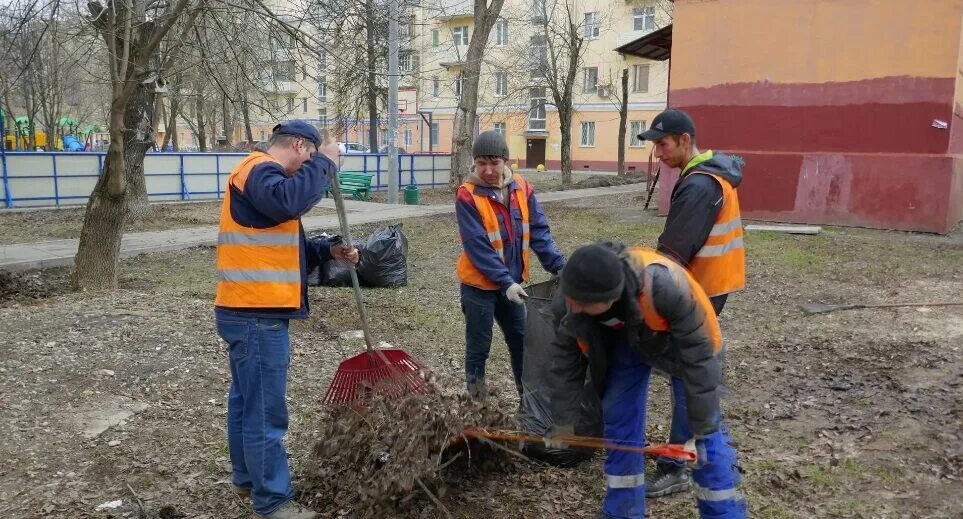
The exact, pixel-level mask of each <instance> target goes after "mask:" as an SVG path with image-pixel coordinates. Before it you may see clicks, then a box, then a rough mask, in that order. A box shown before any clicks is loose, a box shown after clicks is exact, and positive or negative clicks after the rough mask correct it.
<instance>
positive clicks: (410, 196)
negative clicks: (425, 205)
mask: <svg viewBox="0 0 963 519" xmlns="http://www.w3.org/2000/svg"><path fill="white" fill-rule="evenodd" d="M420 201H421V193H420V192H419V191H418V186H416V185H414V184H412V185H410V186H405V204H407V205H418V204H419V202H420Z"/></svg>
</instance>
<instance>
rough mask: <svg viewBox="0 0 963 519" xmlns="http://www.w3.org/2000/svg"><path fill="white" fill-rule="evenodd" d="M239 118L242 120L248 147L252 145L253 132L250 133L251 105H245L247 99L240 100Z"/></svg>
mask: <svg viewBox="0 0 963 519" xmlns="http://www.w3.org/2000/svg"><path fill="white" fill-rule="evenodd" d="M241 102H242V103H243V104H242V105H241V116H242V117H243V118H244V137H246V138H247V142H248V144H250V145H252V146H253V145H254V132H253V131H251V105H249V104H247V97H244V98H242V100H241Z"/></svg>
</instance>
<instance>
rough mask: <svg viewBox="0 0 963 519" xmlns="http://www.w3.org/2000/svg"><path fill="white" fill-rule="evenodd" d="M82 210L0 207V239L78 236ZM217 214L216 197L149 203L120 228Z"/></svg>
mask: <svg viewBox="0 0 963 519" xmlns="http://www.w3.org/2000/svg"><path fill="white" fill-rule="evenodd" d="M84 211H85V208H84V207H66V208H63V209H37V210H30V211H0V243H5V244H10V243H26V242H31V241H41V240H58V239H65V238H79V237H80V229H81V227H83V224H84ZM320 214H334V211H333V210H327V209H323V208H320V207H316V208H314V209H312V210H311V216H317V215H320ZM220 215H221V202H220V201H219V200H214V201H210V202H184V203H180V202H178V203H170V204H167V203H165V204H152V205H151V213H150V214H149V215H147V216H145V217H143V218H138V219H134V220H129V221H128V222H127V226H126V228H125V231H124V232H145V231H163V230H167V229H181V228H188V227H203V226H212V225H213V226H216V225H217V223H218V218H219V217H220Z"/></svg>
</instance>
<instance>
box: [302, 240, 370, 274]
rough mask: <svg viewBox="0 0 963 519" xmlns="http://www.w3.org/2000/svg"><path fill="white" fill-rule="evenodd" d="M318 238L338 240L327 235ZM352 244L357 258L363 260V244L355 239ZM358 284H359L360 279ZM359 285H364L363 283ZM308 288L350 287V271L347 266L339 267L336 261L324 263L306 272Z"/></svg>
mask: <svg viewBox="0 0 963 519" xmlns="http://www.w3.org/2000/svg"><path fill="white" fill-rule="evenodd" d="M319 237H323V238H332V237H333V238H338V236H337V235H335V236H331V235H328V234H321V235H319ZM352 243H354V247H355V248H356V249H358V254H359V256H361V257H362V258H363V257H364V252H365V242H363V241H361V240H357V239H355V240H352ZM359 282H361V281H360V279H359ZM361 283H362V284H364V283H363V282H361ZM308 286H315V287H316V286H325V287H350V286H351V270H350V269H349V268H348V266H347V265H341V264H340V263H338V262H337V261H334V260H329V261H325V262H324V263H323V264H321V265H320V266H317V267H314V268H313V269H311V271H310V272H308Z"/></svg>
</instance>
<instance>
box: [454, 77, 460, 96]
mask: <svg viewBox="0 0 963 519" xmlns="http://www.w3.org/2000/svg"><path fill="white" fill-rule="evenodd" d="M455 97H461V74H458V77H456V78H455Z"/></svg>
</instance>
